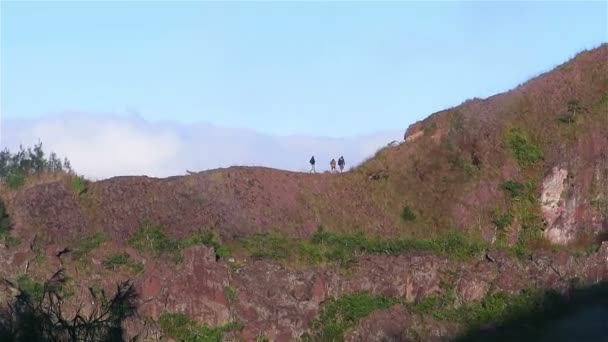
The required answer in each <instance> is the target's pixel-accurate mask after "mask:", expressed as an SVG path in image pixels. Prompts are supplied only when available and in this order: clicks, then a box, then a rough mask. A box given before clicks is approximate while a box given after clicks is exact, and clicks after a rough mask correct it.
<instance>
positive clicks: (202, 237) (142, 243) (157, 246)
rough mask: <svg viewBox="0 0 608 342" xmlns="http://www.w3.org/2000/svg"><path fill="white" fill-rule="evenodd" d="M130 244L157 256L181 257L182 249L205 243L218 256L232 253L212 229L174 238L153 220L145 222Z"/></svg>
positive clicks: (130, 240)
mask: <svg viewBox="0 0 608 342" xmlns="http://www.w3.org/2000/svg"><path fill="white" fill-rule="evenodd" d="M129 244H130V245H131V246H133V247H134V248H136V249H137V250H139V251H140V252H147V253H152V254H154V255H156V256H159V255H162V254H167V255H170V256H173V257H175V258H176V259H180V258H181V256H180V252H181V250H182V249H184V248H187V247H190V246H194V245H205V246H208V247H213V249H214V250H215V255H216V257H217V258H220V257H226V256H228V255H229V254H230V252H229V250H228V248H227V247H226V246H225V245H223V244H222V243H221V242H220V240H219V237H218V236H217V235H216V234H214V233H213V232H211V231H198V232H196V233H194V234H192V235H190V236H188V237H187V238H185V239H183V240H173V239H171V238H169V237H168V236H167V234H165V232H164V231H163V229H162V227H161V226H160V225H157V224H153V223H151V222H145V223H144V224H142V225H141V226H140V227H139V229H138V230H137V231H136V232H135V233H134V234H133V235H132V236H131V238H129Z"/></svg>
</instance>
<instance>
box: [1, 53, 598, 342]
mask: <svg viewBox="0 0 608 342" xmlns="http://www.w3.org/2000/svg"><path fill="white" fill-rule="evenodd" d="M71 177H72V176H69V175H60V176H57V177H54V180H48V179H47V180H44V181H42V180H40V181H36V180H35V179H33V180H31V182H29V183H28V184H27V185H26V186H25V187H24V188H22V189H20V190H18V191H13V190H9V189H7V188H4V187H3V188H2V189H1V191H0V195H1V197H2V200H3V202H4V203H5V204H6V206H7V209H8V213H9V216H10V220H11V222H12V226H11V231H10V236H11V238H12V239H11V241H13V243H10V244H9V243H5V245H4V246H3V247H0V265H1V267H0V276H2V277H3V278H4V279H6V280H7V281H8V282H6V283H4V285H3V286H4V291H3V292H2V293H3V294H2V298H4V299H10V298H11V296H13V295H15V294H16V293H18V292H19V291H18V290H16V288H17V287H19V286H18V285H19V283H20V282H19V279H21V283H23V279H25V278H27V279H32V281H34V282H35V281H39V282H42V281H43V280H44V279H48V277H50V275H52V274H53V273H54V272H55V271H57V270H58V269H64V270H65V271H66V272H67V274H68V275H69V277H70V278H71V279H72V280H71V287H72V290H73V291H72V292H73V293H71V295H70V298H69V300H70V301H71V302H72V303H74V304H73V305H76V304H77V303H79V302H84V301H86V298H87V290H86V289H87V287H96V288H106V289H108V290H110V289H111V288H112V287H113V286H114V284H116V282H118V281H121V280H126V279H132V280H133V281H134V282H135V284H136V287H137V289H138V294H139V303H138V316H136V317H133V318H131V319H129V320H128V321H126V322H125V323H124V326H125V329H126V336H128V337H133V336H137V338H139V339H140V340H145V341H149V340H163V339H166V338H168V335H171V332H170V331H168V330H170V329H168V327H167V324H164V326H163V324H162V322H163V315H165V317H168V316H167V315H171V314H184V315H186V316H187V317H188V318H189V319H191V320H194V321H196V322H197V323H200V324H206V325H207V326H209V327H222V326H226V324H229V323H230V322H238V323H239V324H238V326H236V327H232V328H226V329H225V330H227V331H226V332H225V333H224V334H223V338H224V339H228V340H239V339H240V340H246V341H252V340H256V339H261V338H262V336H264V337H265V338H266V339H269V340H273V341H289V340H294V339H309V340H335V339H345V340H350V341H389V340H391V341H405V340H447V339H451V338H454V337H456V336H458V335H462V334H465V333H467V329H472V328H479V327H481V326H485V325H487V324H491V323H492V322H493V321H494V319H497V320H500V322H502V323H504V322H505V321H506V320H507V318H511V316H509V315H507V316H509V317H507V316H505V315H506V314H505V312H506V311H504V310H511V309H509V308H512V307H513V305H515V307H518V306H517V305H519V304H517V303H520V302H518V300H519V301H521V300H523V299H522V298H524V299H525V300H526V301H528V302H534V300H535V299H534V298H536V297H534V298H532V297H530V296H529V295H526V294H525V293H527V292H522V291H523V290H542V289H554V290H556V291H557V292H558V293H567V292H568V291H571V289H572V288H573V286H574V285H576V286H583V285H590V284H597V283H599V282H601V281H602V280H604V279H606V277H608V264H607V262H606V260H608V247H607V245H606V244H602V243H601V242H602V240H603V239H604V236H605V233H606V232H608V45H603V46H601V47H599V48H597V49H594V50H591V51H586V52H583V53H581V54H579V55H578V56H577V57H576V58H574V59H573V60H571V61H569V62H567V63H565V64H563V65H560V66H559V67H557V68H556V69H555V70H553V71H551V72H549V73H546V74H543V75H540V76H538V77H536V78H534V79H532V80H530V81H528V82H527V83H525V84H523V85H520V86H518V87H517V88H515V89H513V90H511V91H509V92H506V93H503V94H499V95H496V96H493V97H490V98H488V99H483V100H481V99H473V100H468V101H466V102H464V103H463V104H462V105H460V106H458V107H455V108H450V109H447V110H445V111H442V112H439V113H435V114H433V115H431V116H429V117H428V118H427V119H425V120H423V121H421V122H418V123H415V124H413V125H411V126H410V127H409V128H408V129H407V131H406V133H405V136H404V142H403V143H401V144H400V145H398V146H395V147H387V148H385V149H383V150H380V151H379V152H378V153H377V154H376V155H375V156H374V157H373V158H371V159H370V160H368V161H367V162H365V163H363V164H362V165H360V166H357V167H355V168H354V169H352V170H351V171H350V172H348V173H345V174H340V175H333V174H315V175H311V174H299V173H292V172H285V171H280V170H274V169H267V168H248V167H233V168H227V169H218V170H211V171H206V172H201V173H197V174H194V175H189V176H183V177H182V176H180V177H170V178H165V179H156V178H148V177H116V178H112V179H108V180H104V181H100V182H95V183H89V184H87V188H86V191H85V192H82V193H80V191H78V192H75V191H74V189H73V187H72V184H71V181H72V178H71ZM320 226H322V227H323V228H324V230H323V231H324V232H328V233H329V234H330V235H329V236H330V237H333V240H331V239H329V240H327V241H325V240H322V241H321V243H319V241H317V240H315V239H316V238H318V237H319V236H321V235H319V234H320V233H319V231H318V228H319V227H320ZM208 231H212V232H214V233H215V234H216V235H217V236H216V237H214V238H211V237H210V235H204V232H208ZM356 232H358V233H360V234H362V235H354V233H356ZM261 233H269V234H266V235H263V234H262V235H260V234H261ZM332 234H333V235H332ZM450 234H452V235H450ZM453 234H457V236H459V237H461V238H462V237H465V239H470V241H475V243H476V244H478V245H479V246H480V247H479V248H473V249H470V250H469V249H466V248H465V252H466V253H463V252H461V250H460V249H459V248H461V247H462V246H463V242H462V240H458V239H450V238H449V236H456V235H453ZM445 236H448V238H447V240H444V237H445ZM357 239H358V240H357ZM419 239H424V241H432V243H431V242H429V243H428V244H415V243H413V242H411V241H419ZM5 241H8V240H5ZM16 241H18V242H19V243H17V242H16ZM142 241H143V242H142ZM220 241H221V242H220ZM315 241H316V242H315ZM374 241H375V242H374ZM379 241H380V242H379ZM388 241H402V242H403V243H402V244H401V245H399V246H397V247H395V246H394V245H390V243H389V242H388ZM407 241H410V242H407ZM437 241H439V242H437ZM442 241H443V242H442ZM406 242H407V243H406ZM372 243H375V245H374V244H372ZM408 243H409V244H408ZM465 245H466V244H465ZM285 246H288V248H285ZM353 246H354V247H353ZM377 246H380V247H377ZM412 246H413V247H412ZM226 247H228V249H229V253H226V252H225V248H226ZM332 248H333V249H332ZM345 253H346V254H348V257H349V260H348V262H343V261H344V256H345ZM349 253H350V254H349ZM121 255H122V257H119V256H121ZM573 284H574V285H573ZM503 294H504V296H506V297H500V296H503ZM357 296H359V297H357ZM361 296H363V297H361ZM496 296H498V297H496ZM2 298H0V299H2ZM497 298H499V299H500V300H502V301H503V302H504V305H503V306H501V308H502V309H500V308H499V309H496V310H495V311H492V314H489V313H488V314H487V315H486V316H487V317H489V318H487V319H486V318H483V319H482V318H479V317H481V316H479V315H477V316H475V314H474V313H478V312H479V311H480V310H481V311H483V310H485V309H483V310H482V309H481V308H487V307H488V305H490V304H488V303H489V302H488V301H490V302H491V303H496V301H497V300H498V299H497ZM341 299H344V301H345V302H341V301H340V300H341ZM349 301H352V303H351V302H349ZM343 303H351V304H348V305H345V304H343ZM366 303H367V304H366ZM370 303H371V304H370ZM480 303H482V304H483V305H482V304H480ZM370 305H371V306H370ZM490 306H491V305H490ZM332 308H338V309H336V310H337V311H335V312H334V311H332V310H333V309H332ZM345 308H346V309H345ZM348 308H350V309H348ZM353 308H354V309H353ZM370 308H371V309H370ZM429 308H430V309H429ZM340 310H347V311H345V312H341V311H340ZM349 310H350V311H349ZM459 310H460V311H459ZM501 310H502V311H501ZM332 312H333V313H336V312H338V313H337V314H335V315H333V314H332ZM484 312H485V311H484ZM455 313H456V314H455ZM332 315H333V316H332ZM467 315H472V316H471V317H476V318H471V319H464V318H462V317H469V316H467ZM486 316H484V317H486ZM349 317H350V318H349ZM159 322H160V323H161V324H159ZM164 322H165V323H166V322H167V320H165V321H164ZM332 327H333V328H332ZM334 328H335V329H334ZM332 329H334V330H332ZM228 330H229V331H228ZM332 331H333V332H332ZM199 332H200V331H199ZM201 334H202V333H201ZM332 334H333V335H332ZM173 335H175V334H173ZM173 337H177V336H173ZM201 340H202V339H201Z"/></svg>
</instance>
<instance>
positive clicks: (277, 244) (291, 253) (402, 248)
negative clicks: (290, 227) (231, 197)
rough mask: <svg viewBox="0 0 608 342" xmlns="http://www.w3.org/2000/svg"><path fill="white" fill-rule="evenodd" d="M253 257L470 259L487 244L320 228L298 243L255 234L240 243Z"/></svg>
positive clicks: (453, 237)
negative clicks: (426, 254)
mask: <svg viewBox="0 0 608 342" xmlns="http://www.w3.org/2000/svg"><path fill="white" fill-rule="evenodd" d="M236 244H237V245H238V246H240V247H241V248H244V249H245V251H247V252H248V253H249V254H250V255H251V256H252V257H257V258H266V259H274V260H283V261H295V262H301V263H305V264H320V263H336V264H339V265H342V266H348V265H350V264H351V263H352V262H354V261H355V259H356V256H357V255H360V254H362V253H368V254H383V255H387V254H388V255H397V254H402V253H405V252H414V251H430V252H435V253H438V254H442V255H446V256H449V257H454V258H457V259H467V258H470V257H473V256H476V255H479V254H481V253H483V252H484V251H485V250H486V248H487V246H486V244H485V243H483V242H480V241H476V240H475V239H472V238H469V237H466V236H465V235H463V234H461V233H458V232H450V233H448V234H445V235H443V236H440V237H437V238H434V239H427V240H388V239H380V238H373V237H368V236H366V235H365V234H363V233H350V234H342V233H333V232H328V231H325V230H323V229H322V228H321V229H319V230H318V231H317V232H315V233H314V234H313V236H312V237H311V239H310V240H304V241H302V240H296V239H292V238H289V237H286V236H284V235H281V234H278V233H264V234H255V235H252V236H249V237H247V238H245V239H242V240H240V241H237V242H236Z"/></svg>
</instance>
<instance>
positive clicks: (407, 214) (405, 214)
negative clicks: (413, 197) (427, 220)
mask: <svg viewBox="0 0 608 342" xmlns="http://www.w3.org/2000/svg"><path fill="white" fill-rule="evenodd" d="M401 218H402V219H403V221H414V220H415V219H416V214H414V211H413V210H412V208H410V207H409V206H405V207H404V208H403V211H402V212H401Z"/></svg>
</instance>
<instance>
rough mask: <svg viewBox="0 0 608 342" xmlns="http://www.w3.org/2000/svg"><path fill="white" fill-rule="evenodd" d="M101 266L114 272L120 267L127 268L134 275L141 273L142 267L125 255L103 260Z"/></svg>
mask: <svg viewBox="0 0 608 342" xmlns="http://www.w3.org/2000/svg"><path fill="white" fill-rule="evenodd" d="M103 266H104V267H105V268H106V269H108V270H112V271H116V270H118V269H120V268H122V267H128V268H129V269H130V270H131V271H133V272H134V273H139V272H141V271H143V265H142V264H141V263H139V262H134V261H132V260H131V257H129V254H127V253H119V254H114V255H111V256H109V257H107V258H105V259H104V260H103Z"/></svg>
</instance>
